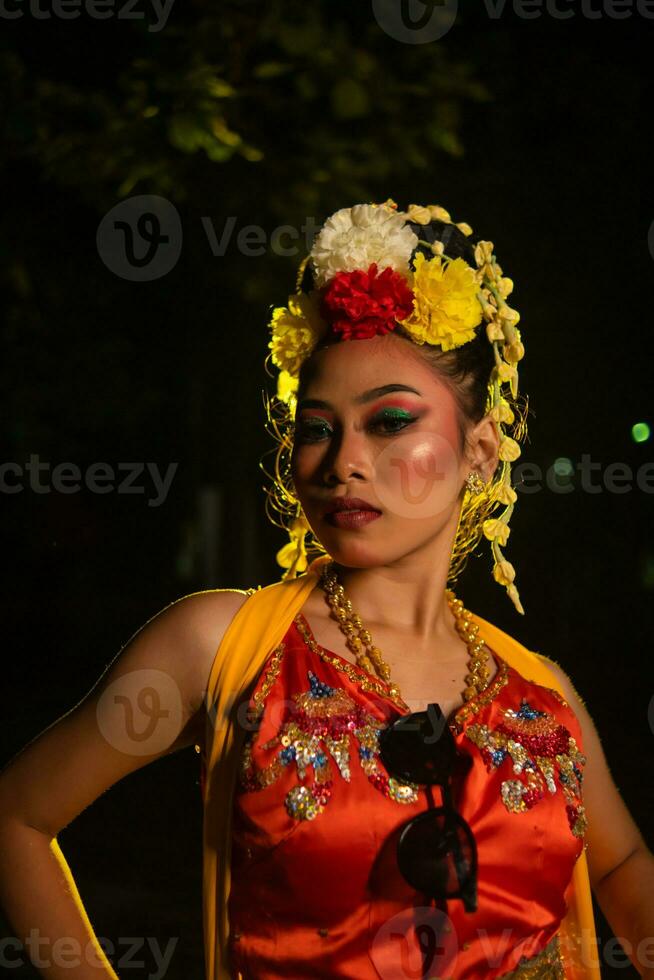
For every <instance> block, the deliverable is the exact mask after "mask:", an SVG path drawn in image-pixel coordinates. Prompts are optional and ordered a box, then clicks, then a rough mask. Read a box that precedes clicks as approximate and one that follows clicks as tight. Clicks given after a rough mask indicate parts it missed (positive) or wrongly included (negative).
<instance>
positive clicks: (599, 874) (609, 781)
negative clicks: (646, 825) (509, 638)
mask: <svg viewBox="0 0 654 980" xmlns="http://www.w3.org/2000/svg"><path fill="white" fill-rule="evenodd" d="M544 659H545V660H546V662H547V666H548V667H550V668H551V669H552V670H553V671H554V673H555V674H556V676H557V677H558V678H559V680H560V681H561V685H562V687H563V691H564V694H565V698H566V700H567V701H568V702H569V704H570V707H571V708H572V710H573V711H574V713H575V715H576V716H577V718H578V719H579V723H580V725H581V731H582V740H583V752H584V755H585V756H586V760H587V761H586V765H585V767H584V779H583V787H582V794H583V802H584V807H585V809H586V817H587V819H588V826H587V829H586V834H585V840H586V843H587V844H588V850H587V854H586V856H587V858H588V873H589V876H590V883H591V886H592V889H593V892H594V893H595V896H596V898H597V901H598V902H599V904H600V907H601V909H602V912H603V913H604V915H605V916H606V919H607V921H608V923H609V925H610V926H611V929H612V930H613V932H614V934H615V936H616V938H617V939H619V940H620V942H621V943H622V946H623V948H624V950H625V953H626V954H627V955H628V956H629V957H630V959H631V961H632V963H633V964H634V966H635V968H636V969H637V970H638V972H639V973H640V975H641V976H643V977H648V978H654V855H652V852H651V851H650V849H649V848H648V846H647V844H646V843H645V841H644V840H643V837H642V835H641V833H640V831H639V829H638V827H637V826H636V824H635V822H634V820H633V817H632V816H631V814H630V812H629V810H628V809H627V807H626V805H625V803H624V801H623V799H622V797H621V796H620V793H619V791H618V788H617V786H616V785H615V783H614V781H613V777H612V776H611V772H610V770H609V767H608V763H607V761H606V756H605V755H604V750H603V748H602V744H601V742H600V739H599V735H598V734H597V729H596V728H595V725H594V723H593V720H592V718H591V717H590V715H589V713H588V710H587V709H586V706H585V705H584V703H583V701H582V699H581V698H580V696H579V694H578V693H577V691H576V690H575V687H574V685H573V683H572V681H571V680H570V678H569V677H568V675H567V674H566V673H565V672H564V671H563V670H562V669H561V667H560V666H559V665H558V664H557V663H556V662H555V661H553V660H550V659H549V657H545V658H544Z"/></svg>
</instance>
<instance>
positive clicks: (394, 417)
mask: <svg viewBox="0 0 654 980" xmlns="http://www.w3.org/2000/svg"><path fill="white" fill-rule="evenodd" d="M417 420H418V416H417V415H411V414H409V413H407V412H401V413H399V412H398V411H397V410H396V411H395V412H392V413H391V412H386V413H385V414H384V415H382V416H377V417H376V418H374V419H372V420H371V421H370V422H369V423H368V429H369V430H372V431H375V432H381V434H382V435H388V436H393V435H395V434H396V433H398V432H402V431H403V430H404V429H406V428H407V427H408V426H409V425H411V424H412V423H414V422H417ZM389 425H390V428H386V426H389ZM330 433H331V427H330V425H329V423H328V422H327V421H326V420H324V419H315V420H313V421H310V420H306V421H300V422H298V423H297V425H296V429H295V441H296V442H320V441H321V439H322V438H324V437H325V436H328V435H330Z"/></svg>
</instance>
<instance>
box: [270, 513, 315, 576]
mask: <svg viewBox="0 0 654 980" xmlns="http://www.w3.org/2000/svg"><path fill="white" fill-rule="evenodd" d="M308 530H310V528H309V524H308V523H307V520H306V518H305V517H296V518H294V519H293V520H292V521H291V524H290V527H289V529H288V533H289V536H290V538H291V540H290V541H289V543H288V544H285V545H284V547H283V548H280V549H279V551H278V552H277V554H276V555H275V558H276V560H277V564H278V565H280V566H281V567H282V568H287V569H289V570H294V571H295V574H296V575H297V573H298V572H304V571H306V568H307V553H306V550H305V547H304V536H305V534H306V533H307V531H308Z"/></svg>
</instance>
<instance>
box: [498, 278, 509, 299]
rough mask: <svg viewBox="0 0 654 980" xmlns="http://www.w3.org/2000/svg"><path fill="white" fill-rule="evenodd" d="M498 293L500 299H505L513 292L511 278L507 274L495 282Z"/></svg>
mask: <svg viewBox="0 0 654 980" xmlns="http://www.w3.org/2000/svg"><path fill="white" fill-rule="evenodd" d="M497 288H498V290H499V294H500V296H501V297H502V299H506V297H507V296H510V295H511V293H512V292H513V280H512V279H509V278H508V276H504V277H503V278H502V279H500V281H499V282H498V284H497Z"/></svg>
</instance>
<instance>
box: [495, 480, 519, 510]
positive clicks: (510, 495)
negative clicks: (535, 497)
mask: <svg viewBox="0 0 654 980" xmlns="http://www.w3.org/2000/svg"><path fill="white" fill-rule="evenodd" d="M493 496H494V499H495V500H497V501H498V502H499V503H500V504H507V505H508V504H514V503H515V502H516V500H517V499H518V494H517V493H516V492H515V490H514V489H513V487H511V486H509V484H508V483H500V485H499V487H498V488H497V491H496V492H495V494H494V495H493Z"/></svg>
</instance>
